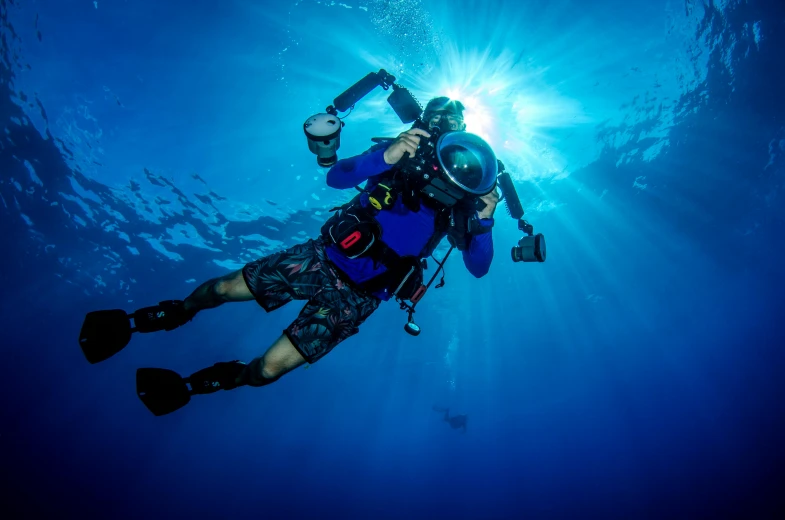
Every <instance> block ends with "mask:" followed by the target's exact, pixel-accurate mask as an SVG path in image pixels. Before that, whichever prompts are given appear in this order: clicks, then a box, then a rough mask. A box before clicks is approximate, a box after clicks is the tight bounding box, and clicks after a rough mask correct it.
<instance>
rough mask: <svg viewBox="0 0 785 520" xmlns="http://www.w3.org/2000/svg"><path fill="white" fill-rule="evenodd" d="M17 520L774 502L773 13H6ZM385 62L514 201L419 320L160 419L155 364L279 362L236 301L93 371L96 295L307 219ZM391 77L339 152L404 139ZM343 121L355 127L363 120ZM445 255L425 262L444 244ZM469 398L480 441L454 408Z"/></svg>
mask: <svg viewBox="0 0 785 520" xmlns="http://www.w3.org/2000/svg"><path fill="white" fill-rule="evenodd" d="M0 19H2V29H0V44H1V45H2V47H1V49H2V56H1V59H0V119H1V121H2V129H3V130H2V132H3V133H2V134H1V135H0V202H1V203H2V205H1V206H0V231H1V232H2V234H1V235H0V236H2V241H3V242H2V244H3V245H2V252H3V253H2V255H0V265H1V266H2V268H1V269H0V277H2V288H3V291H2V300H1V305H2V307H1V311H0V325H2V328H3V331H4V334H3V340H2V342H1V344H2V348H1V349H0V352H1V356H2V358H1V359H2V368H3V371H4V374H3V376H2V377H0V391H1V392H2V395H3V396H4V397H3V400H2V401H3V404H2V406H0V472H1V474H2V486H0V496H2V502H1V503H0V515H2V517H3V518H13V519H16V518H76V517H79V518H111V519H125V518H129V519H130V518H134V519H135V518H151V519H155V518H189V519H201V518H205V519H206V518H211V519H215V518H241V517H242V518H341V519H392V518H396V519H397V518H449V519H524V518H525V519H594V518H598V519H600V518H601V519H665V518H668V519H677V518H678V519H681V518H685V519H704V518H707V519H708V518H711V519H725V518H728V519H730V518H733V519H735V518H739V519H769V518H772V519H774V518H785V449H783V438H785V436H784V434H785V405H784V404H783V396H785V393H784V392H785V378H783V375H782V373H783V369H785V354H783V348H785V325H783V321H784V319H785V313H784V312H783V311H784V310H785V303H783V298H784V295H785V267H784V266H785V261H783V255H784V254H785V238H784V237H785V233H783V225H784V224H785V202H784V201H783V197H785V191H784V188H783V182H784V181H785V4H783V2H782V1H780V0H748V1H743V0H725V1H719V0H708V1H706V2H703V1H694V0H686V1H685V0H672V1H670V0H669V1H663V0H651V1H649V2H636V1H621V0H597V1H594V2H588V3H587V2H577V1H567V0H555V1H553V2H547V3H546V2H530V1H523V0H517V1H488V2H479V1H469V0H452V1H449V2H448V1H447V0H387V1H384V0H359V1H358V0H346V1H345V2H327V1H313V0H296V1H292V0H284V1H281V2H265V1H251V0H227V1H226V2H203V1H199V0H193V1H188V2H185V1H182V0H171V1H151V0H134V1H128V0H98V1H95V2H94V1H88V0H37V1H33V0H29V1H24V0H0ZM381 68H384V69H385V70H387V71H388V72H390V73H391V74H393V75H394V76H395V77H396V78H397V81H398V83H400V84H401V85H404V86H406V87H407V88H409V89H410V90H411V91H412V93H413V94H414V95H415V96H416V97H417V98H418V99H419V100H420V101H421V102H422V103H423V104H424V103H425V102H426V101H427V100H428V99H430V98H431V97H434V96H437V95H442V94H444V95H449V96H452V97H455V98H458V99H460V100H462V101H463V102H464V104H465V105H466V106H467V112H466V120H467V124H468V126H469V128H468V130H469V131H472V132H474V133H477V134H479V135H480V136H482V137H483V138H485V139H486V140H487V141H488V142H489V143H490V144H491V145H492V146H493V148H494V150H495V151H496V154H497V155H498V157H499V158H500V159H502V161H504V163H505V164H506V165H507V168H508V170H509V171H510V172H511V173H512V175H513V178H514V180H515V182H516V185H517V189H518V192H519V194H520V196H521V200H522V202H523V204H524V207H525V208H526V218H527V219H528V220H529V221H530V222H531V223H532V224H533V225H534V227H535V231H536V232H541V233H544V234H545V236H546V237H547V243H548V249H549V251H548V258H547V261H546V262H545V263H542V264H531V263H513V262H512V261H511V259H510V248H511V247H512V246H513V245H515V243H516V242H517V241H518V239H519V238H520V237H521V232H520V231H518V229H517V226H516V222H515V221H514V220H512V219H510V218H507V217H506V216H505V215H504V209H503V208H502V206H500V207H499V208H498V209H497V214H496V217H497V218H496V225H495V228H494V230H493V240H494V247H495V256H494V260H493V264H492V266H491V269H490V272H489V273H488V274H487V275H486V276H484V277H482V278H480V279H476V278H474V277H472V276H471V275H470V274H469V273H468V272H467V271H466V269H465V268H464V267H463V265H462V263H461V260H460V256H459V255H454V256H452V257H451V258H450V259H449V260H448V261H447V263H446V284H445V286H444V287H443V288H440V289H431V290H430V291H429V293H428V295H427V296H426V298H425V299H424V300H423V301H422V302H421V303H420V304H419V305H418V308H417V313H416V315H415V316H416V319H417V323H418V324H419V325H420V326H421V327H422V329H423V332H422V334H421V335H420V336H419V337H416V338H415V337H411V336H409V335H407V334H406V333H405V332H404V330H403V325H404V324H405V322H406V315H405V313H404V312H402V311H401V310H400V309H399V308H398V305H397V304H396V303H395V302H388V303H386V304H383V305H382V306H381V307H380V308H379V310H378V311H377V312H376V313H374V314H373V315H372V316H371V318H370V319H368V320H367V321H366V322H365V323H364V324H363V326H362V327H361V330H360V333H359V334H358V335H356V336H353V337H352V338H350V339H349V340H347V341H345V342H344V343H342V344H341V345H339V346H338V347H337V348H336V349H335V350H334V351H332V352H331V353H330V354H329V355H328V356H326V357H325V358H323V359H322V360H320V361H319V362H317V363H315V364H313V365H312V366H307V367H304V368H299V369H297V370H295V371H293V372H291V373H289V374H287V375H286V376H284V377H283V378H282V379H281V380H280V381H278V382H276V383H275V384H273V385H270V386H267V387H264V388H249V387H243V388H239V389H236V390H233V391H228V392H219V393H216V394H213V395H208V396H195V397H194V398H193V400H192V402H191V403H190V404H189V405H188V406H186V407H184V408H183V409H181V410H178V411H177V412H175V413H172V414H169V415H166V416H163V417H154V416H153V415H152V414H151V413H150V412H149V411H148V410H147V409H146V408H145V407H144V405H143V404H142V403H141V402H140V400H139V399H138V397H137V396H136V395H135V371H136V369H137V368H139V367H166V368H170V369H173V370H175V371H177V372H178V373H181V374H184V375H185V374H190V373H192V372H194V371H196V370H199V369H201V368H204V367H206V366H209V365H212V364H213V363H216V362H218V361H229V360H233V359H240V360H246V361H247V360H250V359H252V358H253V357H255V356H257V355H259V354H261V353H262V352H264V351H265V350H266V349H267V347H268V346H269V345H270V344H271V343H272V342H273V341H274V340H275V338H277V337H278V336H279V335H280V332H281V330H283V329H284V328H285V327H286V326H287V325H288V324H289V323H290V322H291V321H292V320H293V319H294V317H295V316H296V315H297V313H298V312H299V310H300V307H301V304H299V303H297V302H295V303H292V304H289V305H288V306H286V307H284V308H283V309H280V310H278V311H276V312H274V313H270V314H267V313H265V312H264V311H263V310H262V309H261V308H259V307H258V306H257V305H256V304H255V303H253V302H249V303H244V304H231V305H224V306H222V307H220V308H218V309H215V310H211V311H205V312H203V313H201V314H199V315H198V316H197V317H196V318H195V319H194V321H193V322H192V323H190V324H188V325H187V326H185V327H182V328H180V329H177V330H174V331H171V332H161V333H156V334H147V335H139V334H136V335H135V337H134V338H133V340H132V342H131V344H130V345H129V346H128V347H127V348H126V349H124V350H123V351H122V352H120V353H118V354H117V355H115V356H114V357H112V358H110V359H109V360H107V361H104V362H103V363H99V364H96V365H90V364H89V363H88V362H87V361H86V360H85V358H84V356H83V354H82V352H81V350H80V348H79V344H78V336H79V331H80V327H81V324H82V320H83V318H84V315H85V314H86V313H87V312H90V311H93V310H98V309H113V308H120V309H124V310H126V311H128V312H131V311H133V310H135V309H138V308H140V307H144V306H148V305H153V304H155V303H157V302H158V301H161V300H166V299H182V298H184V297H185V296H187V295H188V294H189V293H190V292H191V291H192V290H193V289H194V288H195V287H196V286H197V285H198V284H199V283H201V282H202V281H204V280H207V279H209V278H212V277H215V276H219V275H223V274H226V273H228V272H230V271H231V270H236V269H239V268H240V267H242V266H243V265H244V264H245V263H246V262H248V261H251V260H253V259H256V258H258V257H260V256H265V255H267V254H270V253H273V252H275V251H278V250H280V249H282V248H285V247H289V246H291V245H293V244H296V243H299V242H302V241H304V240H306V239H307V238H310V237H314V236H316V235H317V233H318V231H319V227H320V225H321V223H322V222H323V221H324V220H325V219H326V217H327V215H328V214H329V209H330V208H332V207H333V206H335V205H336V204H339V203H341V202H343V201H345V200H348V198H349V197H350V196H352V195H353V190H345V191H339V190H333V189H331V188H329V187H327V185H326V183H325V179H324V177H325V173H326V170H325V169H323V168H320V167H319V166H318V165H317V164H316V161H315V156H314V155H312V154H311V153H310V152H309V151H308V148H307V145H306V140H305V137H304V135H303V131H302V124H303V122H304V121H305V120H306V119H307V118H308V117H309V116H311V115H312V114H315V113H318V112H322V111H324V110H325V107H327V106H328V105H330V104H331V103H332V100H333V99H334V98H335V97H336V96H337V95H338V94H340V93H341V92H343V91H344V90H345V89H346V88H348V87H349V86H350V85H352V84H353V83H354V82H355V81H357V80H359V79H360V78H362V77H363V76H364V75H365V74H367V73H369V72H374V71H378V70H379V69H381ZM387 94H388V93H386V92H384V91H383V90H382V89H377V90H375V91H374V92H372V93H371V94H369V95H368V96H367V97H366V98H364V99H363V100H362V101H360V102H358V103H357V105H356V107H355V109H354V110H353V111H352V113H351V114H350V115H349V116H348V117H346V119H345V122H346V127H345V128H344V129H343V134H342V143H341V148H340V150H339V156H340V157H341V158H347V157H351V156H353V155H357V154H358V153H361V152H362V151H364V150H366V149H367V148H368V146H369V145H370V144H371V141H370V139H371V138H372V137H378V136H395V135H397V134H398V133H400V132H402V131H404V130H406V128H407V127H408V126H407V125H402V124H401V123H400V121H399V120H398V119H397V118H396V116H395V114H394V113H393V111H392V110H391V108H390V106H389V105H388V104H387V101H386V98H387ZM342 115H345V114H342ZM445 249H446V248H445V247H442V248H440V249H439V251H438V252H437V256H439V255H440V254H443V253H444V252H445ZM434 406H435V407H449V408H450V411H451V413H453V414H467V415H468V417H469V419H468V427H467V431H466V433H461V432H460V431H457V430H452V429H451V428H450V427H449V425H448V424H446V423H445V422H443V421H442V416H441V413H439V412H435V411H434V410H433V407H434Z"/></svg>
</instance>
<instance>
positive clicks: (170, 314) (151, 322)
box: [133, 300, 195, 332]
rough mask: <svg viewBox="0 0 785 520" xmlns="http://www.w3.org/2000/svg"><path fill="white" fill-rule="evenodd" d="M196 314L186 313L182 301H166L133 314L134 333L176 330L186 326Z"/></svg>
mask: <svg viewBox="0 0 785 520" xmlns="http://www.w3.org/2000/svg"><path fill="white" fill-rule="evenodd" d="M194 316H195V313H189V312H186V311H185V307H184V306H183V302H182V301H181V300H166V301H162V302H161V303H159V304H158V305H153V306H152V307H144V308H142V309H139V310H138V311H136V312H134V313H133V318H134V329H133V332H158V331H161V330H166V331H170V330H174V329H176V328H177V327H180V326H182V325H185V324H186V323H188V322H189V321H191V319H192V318H193V317H194Z"/></svg>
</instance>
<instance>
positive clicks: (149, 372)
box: [136, 368, 191, 416]
mask: <svg viewBox="0 0 785 520" xmlns="http://www.w3.org/2000/svg"><path fill="white" fill-rule="evenodd" d="M136 395H138V396H139V399H141V400H142V402H143V403H144V405H145V406H146V407H147V409H148V410H150V411H151V412H153V415H156V416H161V415H166V414H168V413H172V412H174V411H175V410H179V409H180V408H182V407H183V406H185V405H187V404H188V402H189V401H190V400H191V393H190V392H189V390H188V385H187V384H186V381H185V379H183V378H182V377H180V374H178V373H177V372H174V371H172V370H168V369H166V368H140V369H138V370H137V371H136Z"/></svg>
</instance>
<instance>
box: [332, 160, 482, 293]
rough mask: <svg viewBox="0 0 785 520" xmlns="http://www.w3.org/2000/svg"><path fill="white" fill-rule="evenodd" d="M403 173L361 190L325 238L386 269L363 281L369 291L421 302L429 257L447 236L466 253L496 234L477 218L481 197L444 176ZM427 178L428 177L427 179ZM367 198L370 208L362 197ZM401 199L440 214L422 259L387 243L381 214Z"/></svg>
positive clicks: (338, 212) (387, 175) (337, 215)
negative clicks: (477, 239) (478, 239)
mask: <svg viewBox="0 0 785 520" xmlns="http://www.w3.org/2000/svg"><path fill="white" fill-rule="evenodd" d="M412 177H413V176H411V175H406V174H405V172H402V171H400V170H397V169H392V170H389V171H387V172H385V173H383V174H382V175H381V176H380V178H378V181H377V182H376V184H375V185H374V186H372V187H371V189H370V190H365V189H361V188H359V187H357V189H358V190H359V191H360V193H359V194H358V195H357V196H355V197H354V198H353V199H352V200H351V201H349V202H348V203H346V204H344V205H343V206H339V207H337V208H333V209H332V210H331V211H333V212H334V213H333V215H332V216H331V217H330V218H329V219H328V220H327V222H325V224H324V225H323V226H322V230H321V232H322V236H323V237H324V238H325V239H326V240H327V241H328V242H329V243H332V244H335V246H336V247H337V248H338V250H339V251H341V253H342V254H344V255H345V256H346V257H348V258H360V257H369V258H372V259H373V261H374V263H375V264H376V265H382V266H384V267H385V271H384V272H382V273H381V274H379V275H377V276H375V277H373V278H371V279H369V280H367V281H365V282H362V283H359V284H358V285H359V286H360V287H361V288H362V289H364V290H366V291H368V292H376V291H380V290H387V291H389V292H390V293H391V294H392V295H393V296H395V297H397V298H400V299H403V300H410V301H412V302H415V303H416V301H417V300H418V299H419V298H418V294H419V295H420V296H421V295H422V293H424V291H423V290H422V288H423V284H422V282H423V265H422V264H423V259H424V258H426V257H428V256H430V255H431V253H432V252H433V251H434V249H436V247H437V246H438V245H439V242H441V240H442V239H443V238H444V237H445V236H446V237H447V239H448V240H449V242H450V245H451V248H456V249H458V250H460V251H463V250H465V249H467V248H468V247H469V243H470V241H471V237H472V236H473V235H477V234H480V233H487V232H488V231H490V229H491V227H490V226H483V225H482V224H480V222H479V219H478V217H477V209H478V200H479V199H478V198H477V197H475V196H467V195H465V194H464V193H463V192H461V191H460V190H457V189H456V188H455V187H453V186H451V185H449V184H448V183H445V182H444V181H443V180H441V179H440V178H439V177H438V176H431V177H430V178H429V176H428V175H421V176H418V177H416V180H412ZM423 177H424V178H423ZM363 194H367V196H368V198H367V204H366V205H363V204H362V196H363ZM398 199H401V202H402V203H403V204H404V206H406V207H407V209H409V210H410V211H420V206H421V205H425V206H428V207H429V208H431V209H432V210H434V212H435V215H434V229H433V233H432V234H431V238H430V239H429V240H428V242H427V243H426V245H425V246H424V247H423V249H422V251H420V254H419V255H418V256H401V255H399V254H398V253H397V252H396V251H395V250H393V249H392V248H391V247H390V246H389V245H387V244H385V243H384V241H383V240H382V238H381V237H382V227H381V225H380V224H379V222H378V220H377V219H376V215H378V214H379V212H381V211H388V210H390V209H392V208H393V206H394V205H395V203H396V201H397V200H398Z"/></svg>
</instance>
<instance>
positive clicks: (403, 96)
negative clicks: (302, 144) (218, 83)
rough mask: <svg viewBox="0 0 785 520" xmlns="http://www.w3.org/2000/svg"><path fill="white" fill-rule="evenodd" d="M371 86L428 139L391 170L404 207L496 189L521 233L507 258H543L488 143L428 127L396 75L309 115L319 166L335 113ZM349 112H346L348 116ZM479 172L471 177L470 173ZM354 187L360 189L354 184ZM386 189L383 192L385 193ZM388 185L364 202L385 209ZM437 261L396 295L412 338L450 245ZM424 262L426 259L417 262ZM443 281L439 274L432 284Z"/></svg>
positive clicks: (449, 203)
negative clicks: (398, 178) (422, 280)
mask: <svg viewBox="0 0 785 520" xmlns="http://www.w3.org/2000/svg"><path fill="white" fill-rule="evenodd" d="M376 87H382V88H383V89H384V90H389V89H390V88H392V89H393V92H392V94H390V96H389V97H388V98H387V102H388V103H389V104H390V106H391V107H392V109H393V110H394V111H395V113H396V115H397V116H398V118H399V119H400V120H401V122H402V123H405V124H409V123H414V124H413V125H412V128H420V129H422V130H425V131H427V132H429V133H430V134H431V137H430V138H429V139H421V140H420V145H419V147H418V148H417V152H416V153H415V155H414V157H409V156H408V154H407V156H406V157H405V158H404V159H402V160H401V161H400V162H399V163H398V164H397V165H396V166H395V168H396V169H397V170H398V171H399V172H402V173H403V175H404V177H405V178H406V179H407V182H406V183H405V186H406V189H405V190H404V191H403V192H402V193H401V199H402V202H403V204H404V205H405V206H407V207H408V208H409V209H410V210H412V211H417V210H418V209H419V201H420V200H422V201H423V202H424V203H427V202H426V201H429V200H430V201H434V202H435V203H438V204H440V205H442V206H444V207H448V208H449V207H453V206H456V205H460V204H475V205H476V209H477V210H478V211H479V210H482V209H483V207H484V205H485V204H484V203H483V202H482V201H481V200H480V199H479V197H480V196H483V195H485V194H488V193H490V192H492V191H493V190H494V189H496V187H498V188H499V189H500V191H501V195H502V196H501V199H500V202H501V201H504V203H505V206H506V208H507V212H508V214H509V215H510V216H511V217H512V218H513V219H515V220H517V221H518V229H519V230H520V231H522V232H523V233H524V236H523V237H521V239H520V240H518V242H517V245H515V246H513V247H512V250H511V257H512V261H513V262H515V263H518V262H544V261H545V257H546V247H545V237H544V236H543V235H542V233H538V234H536V235H535V234H534V227H533V226H532V225H531V224H529V223H528V222H527V221H526V220H524V219H523V216H524V210H523V205H522V204H521V201H520V198H519V197H518V192H517V191H516V189H515V185H514V183H513V181H512V177H511V176H510V174H509V173H508V172H507V171H506V170H505V168H504V164H503V163H502V162H501V161H500V160H498V159H497V158H496V156H495V154H494V153H493V150H492V149H491V148H490V146H489V145H488V144H487V143H486V142H485V141H484V140H483V139H482V138H480V137H479V136H477V135H474V134H470V133H468V132H463V131H450V130H449V129H448V128H446V127H441V126H440V127H436V128H429V126H428V124H427V122H425V121H423V120H422V118H421V116H422V114H423V109H422V106H421V105H420V103H419V102H418V101H417V100H416V99H415V98H414V96H413V95H412V94H411V92H409V90H408V89H407V88H405V87H402V86H401V85H398V84H396V83H395V77H394V76H392V75H391V74H389V73H388V72H387V71H385V70H384V69H380V70H379V72H371V73H369V74H367V75H366V76H365V77H364V78H362V79H361V80H360V81H358V82H357V83H355V84H354V85H352V86H351V87H349V88H348V89H347V90H346V91H344V92H343V93H342V94H341V95H339V96H338V97H337V98H335V99H334V100H333V104H332V105H330V106H328V107H327V108H326V110H325V112H323V113H319V114H316V115H313V116H311V117H309V118H308V119H307V120H306V121H305V123H304V124H303V130H304V132H305V136H306V138H307V140H308V149H309V150H310V151H311V152H312V153H314V154H315V155H316V156H317V159H316V160H317V163H318V164H319V166H321V167H325V168H326V167H331V166H333V165H334V164H335V163H336V162H338V155H337V150H338V149H339V148H340V145H341V130H342V128H343V127H344V126H345V123H344V122H343V120H342V118H340V117H338V112H339V111H340V112H345V111H347V110H349V111H350V113H351V110H353V109H354V106H355V104H356V103H357V102H358V101H360V100H361V99H362V98H364V97H365V96H367V95H368V94H370V93H371V91H373V90H374V89H375V88H376ZM347 116H348V114H347ZM372 140H373V141H374V142H376V143H381V142H386V141H392V140H393V139H389V138H374V139H372ZM478 171H480V172H482V175H479V176H478V175H472V172H474V173H476V172H478ZM358 189H359V188H358ZM385 190H387V191H386V192H385ZM389 192H390V188H389V187H388V186H386V185H384V184H379V185H378V186H377V188H376V189H375V190H374V192H372V193H370V194H369V203H370V204H371V205H372V206H373V207H374V208H376V209H377V210H381V209H382V208H383V207H389V206H391V205H392V203H393V202H394V200H393V199H392V198H391V197H390V193H389ZM451 245H452V247H451V248H450V250H449V251H448V252H447V254H446V255H445V256H444V258H443V259H442V261H441V262H439V261H436V263H437V264H438V268H437V270H436V272H435V273H434V274H433V276H432V277H431V279H430V281H429V282H428V283H427V285H422V286H421V287H420V288H419V289H418V290H416V291H415V292H414V295H413V296H412V297H411V298H410V299H409V302H410V303H406V301H404V300H402V299H400V298H397V297H396V299H397V300H398V301H399V303H400V305H401V309H402V310H406V311H407V312H408V314H409V319H408V322H407V323H406V325H405V326H404V329H405V330H406V332H407V333H409V334H411V335H412V336H417V335H419V334H420V327H419V326H417V324H415V323H414V320H413V314H414V312H415V307H416V306H417V304H418V303H419V301H420V300H421V299H422V298H423V296H424V295H425V292H426V291H427V290H428V288H430V286H431V284H432V283H433V282H434V280H435V279H436V277H437V276H438V274H439V272H441V271H442V270H443V267H444V263H445V262H446V261H447V258H448V257H449V255H450V253H451V252H452V250H453V249H454V248H455V244H454V243H452V242H451ZM422 262H423V263H425V260H424V259H423V260H422ZM443 285H444V277H443V276H442V280H441V282H440V283H439V284H437V285H436V288H439V287H441V286H443Z"/></svg>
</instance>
